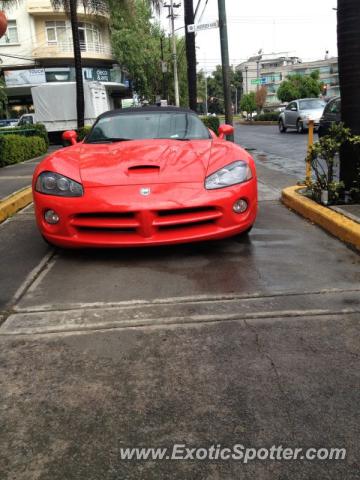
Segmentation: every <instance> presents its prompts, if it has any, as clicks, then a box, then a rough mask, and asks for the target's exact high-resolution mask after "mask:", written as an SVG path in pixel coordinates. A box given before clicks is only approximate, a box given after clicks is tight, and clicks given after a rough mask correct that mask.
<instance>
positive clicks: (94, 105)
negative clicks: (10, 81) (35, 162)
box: [17, 82, 110, 140]
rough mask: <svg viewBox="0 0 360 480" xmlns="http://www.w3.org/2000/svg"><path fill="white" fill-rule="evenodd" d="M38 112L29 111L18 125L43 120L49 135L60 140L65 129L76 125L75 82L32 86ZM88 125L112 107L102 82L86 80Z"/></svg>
mask: <svg viewBox="0 0 360 480" xmlns="http://www.w3.org/2000/svg"><path fill="white" fill-rule="evenodd" d="M31 95H32V99H33V105H34V110H35V113H26V114H24V115H22V116H21V117H20V119H19V122H18V124H17V126H19V127H21V126H22V125H29V124H30V125H31V124H34V123H42V124H43V125H45V128H46V130H47V132H48V133H49V137H50V138H51V137H53V139H54V140H60V138H61V134H62V132H64V131H65V130H76V129H77V111H76V85H75V82H61V83H60V82H56V83H55V82H54V83H44V84H42V85H37V86H36V87H32V88H31ZM84 98H85V125H92V124H93V123H94V121H95V120H96V118H97V117H98V116H99V115H100V114H101V113H103V112H106V111H107V110H110V101H109V96H108V93H107V91H106V89H105V86H104V85H103V84H102V83H100V82H84Z"/></svg>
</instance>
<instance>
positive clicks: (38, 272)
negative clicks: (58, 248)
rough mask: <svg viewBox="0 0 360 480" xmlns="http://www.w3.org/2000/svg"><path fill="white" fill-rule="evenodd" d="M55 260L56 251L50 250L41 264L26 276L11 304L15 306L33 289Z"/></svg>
mask: <svg viewBox="0 0 360 480" xmlns="http://www.w3.org/2000/svg"><path fill="white" fill-rule="evenodd" d="M54 258H55V251H54V250H50V251H49V252H48V253H47V254H46V255H45V256H44V257H43V258H42V259H41V260H40V262H39V263H38V264H37V265H36V266H35V267H34V268H33V269H32V270H31V272H30V273H29V274H28V275H27V276H26V278H25V280H24V281H23V282H22V284H21V285H20V287H19V288H18V289H17V290H16V292H15V294H14V296H13V297H12V299H11V302H10V304H11V305H15V304H16V303H17V302H18V301H19V299H20V298H21V297H22V296H23V295H24V293H25V292H26V291H27V290H28V289H29V288H30V287H31V285H32V283H33V282H34V281H36V280H37V279H38V278H39V277H41V278H43V276H44V275H42V273H43V272H42V271H43V270H44V271H46V272H48V270H49V264H51V266H53V264H54V262H51V260H52V259H54Z"/></svg>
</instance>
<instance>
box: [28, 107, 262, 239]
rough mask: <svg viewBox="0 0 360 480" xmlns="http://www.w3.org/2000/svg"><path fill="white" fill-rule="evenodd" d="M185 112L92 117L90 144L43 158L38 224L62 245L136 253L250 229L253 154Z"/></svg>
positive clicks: (36, 189)
mask: <svg viewBox="0 0 360 480" xmlns="http://www.w3.org/2000/svg"><path fill="white" fill-rule="evenodd" d="M231 133H233V127H231V126H229V125H221V126H220V128H219V136H217V135H216V134H215V133H214V132H212V131H211V130H209V129H207V128H206V127H205V126H204V124H203V122H202V121H201V120H200V119H199V117H198V116H197V115H196V114H195V113H194V112H192V111H191V110H188V109H182V108H176V107H143V108H131V109H123V110H113V111H109V112H106V113H104V114H102V115H100V116H99V117H98V119H97V120H96V122H95V123H94V125H93V127H92V129H91V131H90V133H89V134H88V135H87V136H86V138H85V139H84V140H83V141H81V142H77V137H76V132H74V131H68V132H65V133H64V138H65V139H67V140H70V141H71V143H72V145H71V146H68V147H66V148H63V149H60V150H58V151H56V152H54V153H52V154H51V155H49V156H48V157H46V158H45V159H44V160H43V161H42V162H41V163H40V164H39V165H38V166H37V168H36V170H35V172H34V176H33V198H34V205H35V214H36V221H37V224H38V226H39V229H40V232H41V234H42V235H43V237H44V238H45V240H46V241H48V242H49V243H51V244H53V245H57V246H61V247H71V248H72V247H118V246H119V247H130V246H131V247H135V246H145V245H163V244H176V243H183V242H193V241H201V240H211V239H221V238H225V237H229V236H233V235H238V234H240V233H246V232H248V231H250V229H251V227H252V225H253V223H254V222H255V218H256V213H257V181H256V170H255V165H254V161H253V159H252V157H251V156H250V155H249V154H248V153H247V152H246V151H245V150H244V149H242V148H241V147H240V146H238V145H236V144H234V143H232V142H229V141H227V140H226V139H225V136H226V135H229V134H231Z"/></svg>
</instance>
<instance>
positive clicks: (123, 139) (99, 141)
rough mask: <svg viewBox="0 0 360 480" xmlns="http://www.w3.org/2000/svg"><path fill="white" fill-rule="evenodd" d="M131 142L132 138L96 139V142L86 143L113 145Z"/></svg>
mask: <svg viewBox="0 0 360 480" xmlns="http://www.w3.org/2000/svg"><path fill="white" fill-rule="evenodd" d="M129 140H132V138H98V139H97V140H93V141H91V140H90V141H89V142H86V143H115V142H126V141H129Z"/></svg>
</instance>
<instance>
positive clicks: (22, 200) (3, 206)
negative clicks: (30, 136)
mask: <svg viewBox="0 0 360 480" xmlns="http://www.w3.org/2000/svg"><path fill="white" fill-rule="evenodd" d="M59 148H61V147H60V145H51V146H50V147H49V149H48V151H47V153H46V154H45V155H42V156H41V157H37V158H32V159H31V160H27V161H25V162H22V163H16V164H15V165H8V166H7V167H3V168H0V222H2V221H4V220H6V218H8V217H9V216H11V215H13V214H14V213H16V212H17V211H18V210H19V209H20V208H23V207H25V206H26V205H27V204H28V203H30V201H31V192H30V191H29V187H31V179H32V174H33V172H34V169H35V167H36V165H37V164H38V163H39V162H40V161H41V160H42V159H43V158H45V157H46V155H48V154H49V153H52V152H54V151H55V150H57V149H59Z"/></svg>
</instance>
